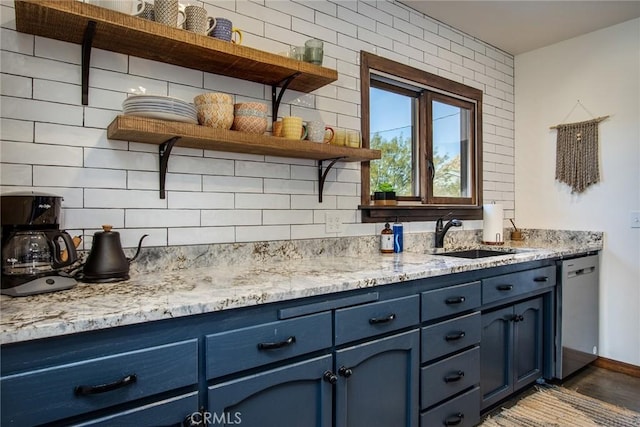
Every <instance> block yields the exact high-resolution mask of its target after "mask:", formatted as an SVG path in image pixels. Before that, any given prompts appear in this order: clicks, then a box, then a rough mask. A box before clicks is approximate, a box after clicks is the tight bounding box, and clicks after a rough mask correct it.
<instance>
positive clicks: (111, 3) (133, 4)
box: [87, 0, 146, 16]
mask: <svg viewBox="0 0 640 427" xmlns="http://www.w3.org/2000/svg"><path fill="white" fill-rule="evenodd" d="M87 3H89V4H94V5H96V6H100V7H104V8H107V9H111V10H115V11H116V12H121V13H126V14H127V15H133V16H138V15H140V14H141V13H142V12H143V11H144V10H145V5H146V2H145V1H144V0H135V1H123V0H90V1H88V2H87Z"/></svg>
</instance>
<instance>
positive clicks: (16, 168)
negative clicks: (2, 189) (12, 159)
mask: <svg viewBox="0 0 640 427" xmlns="http://www.w3.org/2000/svg"><path fill="white" fill-rule="evenodd" d="M31 177H32V166H31V165H14V164H11V163H5V164H3V165H2V166H0V181H1V182H2V185H23V186H30V185H33V181H32V179H31Z"/></svg>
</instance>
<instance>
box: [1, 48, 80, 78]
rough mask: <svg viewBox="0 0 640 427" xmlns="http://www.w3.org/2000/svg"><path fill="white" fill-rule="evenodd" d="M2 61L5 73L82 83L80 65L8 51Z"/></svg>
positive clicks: (2, 55)
mask: <svg viewBox="0 0 640 427" xmlns="http://www.w3.org/2000/svg"><path fill="white" fill-rule="evenodd" d="M0 60H1V63H2V72H3V73H7V74H15V75H20V76H24V77H36V78H42V79H48V80H51V81H57V82H65V83H77V82H79V81H80V66H79V65H75V64H69V63H66V62H58V61H53V60H50V59H44V58H37V57H34V56H29V55H23V54H20V53H14V52H8V51H2V54H1V55H0Z"/></svg>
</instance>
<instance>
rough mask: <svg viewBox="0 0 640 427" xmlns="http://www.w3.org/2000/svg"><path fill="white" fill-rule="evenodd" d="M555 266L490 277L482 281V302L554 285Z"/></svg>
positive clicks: (489, 301)
mask: <svg viewBox="0 0 640 427" xmlns="http://www.w3.org/2000/svg"><path fill="white" fill-rule="evenodd" d="M555 284H556V267H555V266H549V267H542V268H536V269H534V270H526V271H519V272H517V273H511V274H504V275H502V276H497V277H491V278H489V279H484V280H483V281H482V303H483V304H488V303H491V302H496V301H499V300H501V299H508V298H513V297H516V296H519V295H523V294H526V293H529V292H534V291H539V290H543V289H547V288H550V287H553V286H555Z"/></svg>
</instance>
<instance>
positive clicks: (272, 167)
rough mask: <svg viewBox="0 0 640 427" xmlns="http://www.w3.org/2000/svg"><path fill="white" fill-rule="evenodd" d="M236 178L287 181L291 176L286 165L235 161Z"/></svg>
mask: <svg viewBox="0 0 640 427" xmlns="http://www.w3.org/2000/svg"><path fill="white" fill-rule="evenodd" d="M235 164H236V167H235V175H236V176H253V177H264V178H283V179H288V178H289V177H290V176H291V171H290V166H289V165H288V164H276V163H258V162H247V161H242V160H236V162H235Z"/></svg>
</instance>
